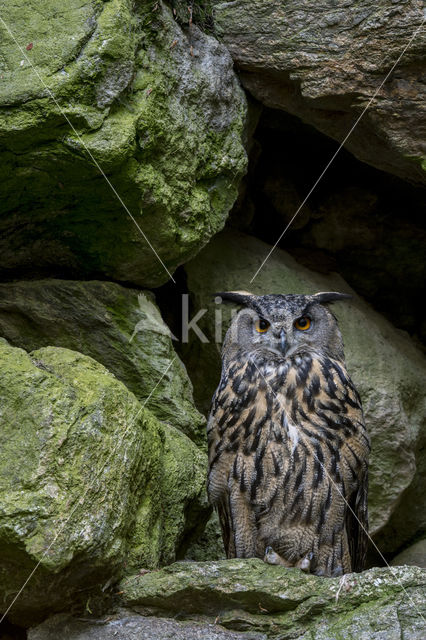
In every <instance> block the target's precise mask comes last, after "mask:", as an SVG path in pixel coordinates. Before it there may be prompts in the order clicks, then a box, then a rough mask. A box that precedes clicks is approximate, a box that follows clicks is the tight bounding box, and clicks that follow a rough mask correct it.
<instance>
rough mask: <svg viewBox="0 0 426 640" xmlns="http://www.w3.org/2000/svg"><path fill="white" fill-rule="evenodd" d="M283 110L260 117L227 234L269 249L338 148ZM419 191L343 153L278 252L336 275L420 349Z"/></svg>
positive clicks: (425, 325)
mask: <svg viewBox="0 0 426 640" xmlns="http://www.w3.org/2000/svg"><path fill="white" fill-rule="evenodd" d="M338 146H339V145H338V143H337V142H336V141H334V140H332V139H331V138H329V137H327V136H325V135H323V134H322V133H320V132H318V131H317V130H316V129H314V128H313V127H311V126H310V125H307V124H305V123H303V122H302V121H301V120H300V119H299V118H297V117H295V116H291V115H289V114H287V113H284V112H282V111H278V110H274V109H269V108H264V109H263V110H262V113H261V115H260V118H259V122H258V124H257V127H256V130H255V132H254V137H253V141H252V144H251V149H250V155H249V169H248V174H247V176H246V178H245V179H244V181H243V184H242V187H241V190H240V197H239V199H238V201H237V203H236V205H235V206H234V208H233V210H232V212H231V215H230V218H229V220H228V225H230V226H234V227H237V228H239V229H240V230H242V231H245V232H247V233H249V234H251V235H254V236H256V237H258V238H260V239H261V240H264V241H265V242H267V243H268V244H271V245H273V244H275V242H276V241H277V239H278V238H279V236H280V235H281V233H282V232H283V230H284V229H285V227H286V225H287V224H288V223H289V221H290V220H291V218H292V216H293V215H294V214H295V212H296V211H297V209H298V207H299V206H300V204H301V203H302V202H303V200H304V198H305V197H306V195H307V194H308V193H309V191H310V189H311V188H312V186H313V185H314V183H315V182H316V180H317V179H318V177H319V176H320V174H321V172H322V171H323V169H324V168H325V166H326V165H327V163H328V161H329V160H330V159H331V157H332V156H333V154H334V153H335V151H336V150H337V148H338ZM424 202H425V190H424V188H423V187H420V186H417V185H414V184H410V183H408V182H405V181H403V180H401V179H399V178H397V177H395V176H392V175H391V174H388V173H385V172H383V171H380V170H378V169H375V168H373V167H371V166H368V165H366V164H365V163H363V162H360V161H359V160H357V159H356V158H355V157H354V156H353V155H352V154H351V153H349V152H348V151H346V150H345V149H342V150H341V151H340V152H339V154H338V155H337V157H336V158H335V160H334V161H333V162H332V164H331V165H330V167H329V169H328V170H327V172H326V173H325V175H324V176H323V178H322V179H321V180H320V182H319V183H318V185H317V187H316V188H315V189H314V191H313V192H312V194H311V196H310V197H309V198H308V200H307V202H306V204H305V205H304V206H303V207H302V209H301V210H300V212H299V214H298V215H297V217H296V218H295V220H294V222H293V223H292V224H291V225H290V228H289V229H288V231H287V232H286V233H285V235H284V236H283V238H282V240H281V241H280V243H279V247H280V248H282V249H284V250H286V251H288V252H289V253H290V254H292V255H293V257H294V258H296V259H297V260H298V261H299V262H300V263H302V264H303V265H305V266H306V267H308V268H310V269H312V270H314V271H321V272H325V273H327V272H330V271H336V272H338V273H339V274H340V275H341V276H342V277H343V278H344V279H345V280H346V281H347V282H348V284H349V285H350V286H351V287H353V289H354V290H355V291H356V292H357V293H358V294H359V295H361V296H362V297H363V298H365V299H366V300H367V301H368V302H369V303H370V304H371V305H372V306H373V307H374V308H375V310H376V311H379V312H380V313H383V314H384V315H385V316H386V317H387V318H388V319H389V320H390V321H391V322H392V323H393V324H394V325H395V326H396V327H398V328H400V329H403V330H405V331H407V332H408V333H409V334H410V335H411V336H412V337H413V338H414V339H415V340H416V341H421V342H422V343H423V344H425V343H426V321H425V320H423V319H422V318H421V317H419V313H418V306H419V304H418V292H419V290H420V291H421V290H422V286H423V283H424V281H425V275H426V273H425V272H426V269H425V264H424V245H425V239H426V232H425V228H424V222H423V219H424Z"/></svg>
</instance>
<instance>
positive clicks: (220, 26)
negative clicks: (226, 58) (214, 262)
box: [212, 0, 426, 182]
mask: <svg viewBox="0 0 426 640" xmlns="http://www.w3.org/2000/svg"><path fill="white" fill-rule="evenodd" d="M212 5H213V22H214V29H215V34H216V35H217V37H218V38H219V39H220V40H221V41H222V42H224V43H225V44H226V46H227V47H228V49H229V51H230V53H231V55H232V57H233V59H234V61H235V63H236V65H237V68H238V69H239V77H240V79H241V82H242V84H243V86H244V87H245V88H246V89H248V90H249V91H250V93H251V94H252V95H253V96H254V97H255V98H257V99H258V100H260V101H261V102H262V103H263V104H265V105H267V106H269V107H273V108H276V109H283V110H284V111H287V112H289V113H292V114H294V115H296V116H298V117H299V118H301V119H302V120H304V121H305V122H307V123H309V124H311V125H313V126H314V127H316V128H317V129H319V130H320V131H322V132H323V133H325V134H326V135H328V136H330V137H332V138H334V139H335V140H336V141H338V142H339V143H340V142H342V141H345V147H346V148H347V149H348V150H349V151H351V152H352V153H353V154H354V155H355V156H356V157H357V158H359V159H360V160H362V161H363V162H367V163H369V164H371V165H373V166H374V167H377V168H379V169H382V170H384V171H388V172H390V173H393V174H395V175H397V176H399V177H401V178H405V179H408V180H413V181H417V182H425V173H424V168H425V166H426V165H425V146H424V142H423V141H424V135H421V133H420V132H421V131H424V119H423V114H422V108H423V107H422V104H423V102H424V97H425V93H424V91H425V90H424V84H423V83H422V72H421V70H422V66H423V52H424V47H425V37H426V36H425V33H424V29H423V30H422V29H421V25H422V24H423V19H424V18H423V3H422V2H420V1H414V2H404V3H395V2H392V0H379V2H375V3H371V2H370V1H369V0H361V1H360V2H355V1H354V0H350V1H349V2H346V3H345V5H344V7H343V6H341V5H340V4H339V3H336V2H334V0H321V1H320V2H315V3H313V2H310V0H290V1H289V2H285V3H283V2H281V1H280V0H236V1H235V2H223V1H221V0H214V2H212ZM412 38H413V39H412ZM402 54H403V55H402ZM401 55H402V58H401V60H400V61H399V62H398V64H397V66H396V67H395V70H394V71H393V72H392V74H391V75H390V77H389V78H388V79H387V81H386V83H385V84H384V86H383V87H382V88H381V89H380V91H379V92H378V95H377V97H376V98H375V100H374V101H373V102H372V103H371V105H370V106H369V108H368V111H367V112H366V113H365V115H364V116H363V117H362V119H361V120H360V121H359V122H358V117H359V116H360V115H361V113H362V112H363V110H364V108H365V107H367V105H369V103H370V100H371V99H372V98H373V96H374V95H375V92H376V91H377V90H378V89H379V87H380V86H381V84H382V82H383V81H384V80H385V78H386V76H387V74H388V72H389V71H390V70H391V69H392V67H393V65H394V64H395V63H396V62H397V61H398V59H399V57H400V56H401ZM352 128H353V131H352V132H351V134H350V136H349V137H348V139H346V136H347V134H348V133H349V131H351V130H352ZM336 148H337V145H336ZM328 159H329V158H324V165H325V164H326V162H327V160H328ZM322 168H323V167H319V168H318V174H319V173H320V171H321V169H322Z"/></svg>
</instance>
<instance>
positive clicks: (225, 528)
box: [216, 496, 235, 558]
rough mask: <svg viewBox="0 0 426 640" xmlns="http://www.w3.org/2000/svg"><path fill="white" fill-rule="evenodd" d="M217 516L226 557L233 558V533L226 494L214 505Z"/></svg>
mask: <svg viewBox="0 0 426 640" xmlns="http://www.w3.org/2000/svg"><path fill="white" fill-rule="evenodd" d="M216 509H217V513H218V516H219V522H220V528H221V530H222V539H223V545H224V547H225V553H226V557H227V558H235V544H234V540H235V535H234V533H235V532H234V530H233V527H232V517H231V509H230V504H229V499H228V498H227V496H225V497H224V498H223V500H221V502H219V503H218V504H217V505H216Z"/></svg>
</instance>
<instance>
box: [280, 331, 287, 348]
mask: <svg viewBox="0 0 426 640" xmlns="http://www.w3.org/2000/svg"><path fill="white" fill-rule="evenodd" d="M280 351H282V352H283V353H285V352H286V351H287V340H286V337H285V331H284V329H281V332H280Z"/></svg>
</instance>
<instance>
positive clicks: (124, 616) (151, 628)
mask: <svg viewBox="0 0 426 640" xmlns="http://www.w3.org/2000/svg"><path fill="white" fill-rule="evenodd" d="M58 638H66V639H67V640H117V638H118V639H119V640H266V638H267V636H266V635H265V634H263V633H238V632H233V631H227V630H226V629H224V628H223V627H221V626H220V625H217V624H211V623H210V624H209V623H188V622H177V621H175V620H171V619H168V618H144V617H143V616H140V615H137V614H135V613H133V612H131V611H124V610H123V611H122V612H121V613H119V614H117V615H114V616H108V618H107V620H106V621H103V620H75V619H73V618H71V616H68V615H58V616H54V617H53V618H50V619H49V620H47V621H46V622H44V623H43V624H41V625H40V626H38V627H36V628H34V629H30V631H29V633H28V640H58Z"/></svg>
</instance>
